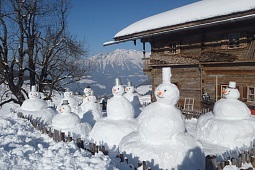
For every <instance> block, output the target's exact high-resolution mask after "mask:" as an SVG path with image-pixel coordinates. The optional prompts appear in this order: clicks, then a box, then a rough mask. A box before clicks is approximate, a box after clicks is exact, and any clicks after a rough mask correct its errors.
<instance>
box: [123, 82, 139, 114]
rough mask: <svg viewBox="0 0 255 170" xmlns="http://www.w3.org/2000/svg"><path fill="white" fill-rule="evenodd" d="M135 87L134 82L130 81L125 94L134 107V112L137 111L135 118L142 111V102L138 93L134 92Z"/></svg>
mask: <svg viewBox="0 0 255 170" xmlns="http://www.w3.org/2000/svg"><path fill="white" fill-rule="evenodd" d="M134 91H135V88H134V86H132V82H131V81H128V83H127V87H126V88H125V92H126V93H125V94H124V95H123V96H124V97H126V98H127V99H128V100H129V101H130V102H131V104H132V106H133V107H134V112H135V118H136V117H138V116H139V114H140V113H141V104H140V101H139V98H138V95H137V93H134Z"/></svg>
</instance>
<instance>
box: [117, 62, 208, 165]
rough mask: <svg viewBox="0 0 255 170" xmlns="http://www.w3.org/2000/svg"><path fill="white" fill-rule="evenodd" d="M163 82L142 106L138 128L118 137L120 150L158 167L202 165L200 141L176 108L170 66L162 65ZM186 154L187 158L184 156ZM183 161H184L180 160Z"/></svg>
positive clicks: (177, 97)
mask: <svg viewBox="0 0 255 170" xmlns="http://www.w3.org/2000/svg"><path fill="white" fill-rule="evenodd" d="M162 74H163V83H162V84H160V85H159V86H158V87H157V88H156V90H155V96H156V99H157V101H156V102H154V103H152V104H150V105H148V106H146V107H145V108H144V109H143V110H142V112H141V114H140V115H139V117H138V118H137V119H138V130H137V131H134V132H132V133H130V134H128V135H126V136H125V137H123V138H122V140H121V142H120V144H119V150H120V152H126V153H127V154H131V155H132V156H133V157H138V158H139V160H140V161H142V160H147V161H150V160H154V165H152V164H151V165H150V163H149V164H148V166H155V165H156V164H158V165H159V168H162V169H178V170H186V169H190V170H193V169H194V170H197V169H204V154H203V151H202V145H201V143H200V142H199V141H198V140H196V139H195V138H194V137H192V136H191V135H189V134H187V133H186V132H185V123H184V119H183V116H182V113H181V112H180V110H178V109H177V108H176V106H175V105H176V104H177V102H178V100H179V90H178V88H177V87H176V85H174V84H172V83H171V82H170V77H171V70H170V67H166V68H163V69H162ZM187 157H189V159H187ZM183 162H185V163H183Z"/></svg>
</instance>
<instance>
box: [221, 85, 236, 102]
mask: <svg viewBox="0 0 255 170" xmlns="http://www.w3.org/2000/svg"><path fill="white" fill-rule="evenodd" d="M222 93H223V97H224V98H225V99H236V100H237V99H238V98H239V97H240V92H239V91H238V89H237V88H236V82H232V81H230V82H229V86H228V87H227V88H226V89H224V90H222Z"/></svg>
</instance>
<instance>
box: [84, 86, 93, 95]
mask: <svg viewBox="0 0 255 170" xmlns="http://www.w3.org/2000/svg"><path fill="white" fill-rule="evenodd" d="M83 92H84V94H85V96H89V95H90V93H91V88H90V86H87V87H85V88H84V90H83Z"/></svg>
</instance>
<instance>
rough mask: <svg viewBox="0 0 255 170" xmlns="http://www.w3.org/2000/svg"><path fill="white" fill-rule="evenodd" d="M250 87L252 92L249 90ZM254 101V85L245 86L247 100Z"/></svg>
mask: <svg viewBox="0 0 255 170" xmlns="http://www.w3.org/2000/svg"><path fill="white" fill-rule="evenodd" d="M250 89H253V93H251V92H250ZM251 96H253V97H251ZM254 101H255V86H247V102H254Z"/></svg>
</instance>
